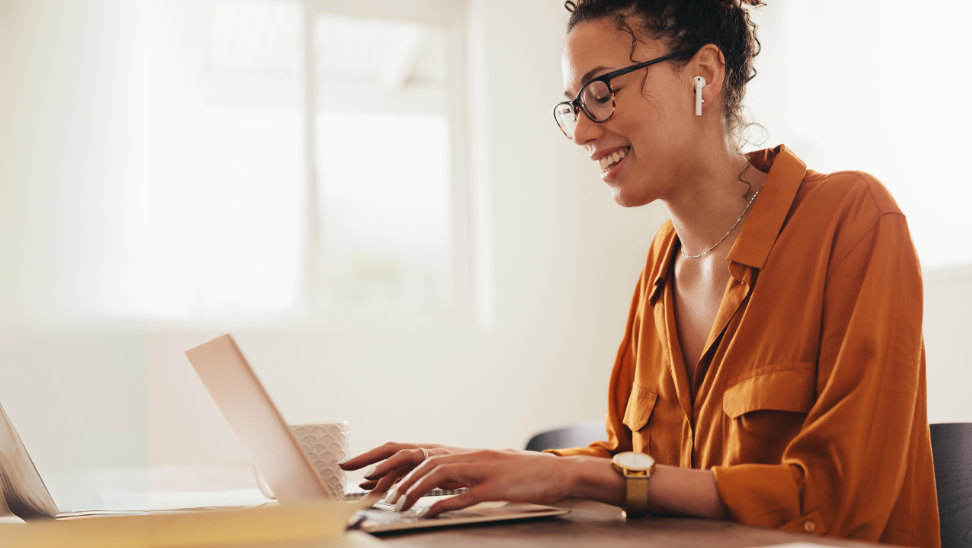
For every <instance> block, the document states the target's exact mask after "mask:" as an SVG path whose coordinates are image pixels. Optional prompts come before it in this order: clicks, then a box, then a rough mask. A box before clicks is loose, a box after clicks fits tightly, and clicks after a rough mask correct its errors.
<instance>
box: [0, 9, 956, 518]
mask: <svg viewBox="0 0 972 548" xmlns="http://www.w3.org/2000/svg"><path fill="white" fill-rule="evenodd" d="M817 4H819V3H812V2H810V1H809V0H806V1H799V2H787V3H782V2H776V3H773V4H771V5H770V6H768V7H766V8H763V9H762V10H761V11H759V12H758V13H757V14H756V15H755V17H756V19H757V21H758V22H760V23H761V24H762V25H763V26H762V28H761V34H760V36H761V38H762V41H763V45H764V53H763V54H762V55H761V56H760V57H759V60H758V62H757V68H758V69H759V71H760V74H759V76H758V77H757V78H756V80H754V81H753V82H752V83H751V84H750V89H749V94H748V98H747V106H748V107H749V108H750V110H751V113H752V115H753V117H754V119H755V120H756V121H758V122H760V123H762V124H763V125H764V126H765V127H766V128H767V130H768V131H767V133H766V134H765V135H762V136H761V137H760V138H761V139H762V142H763V143H765V144H764V145H760V147H761V146H775V145H776V144H777V143H780V142H782V143H786V144H787V145H789V146H791V147H792V148H793V149H794V150H795V151H796V153H797V154H798V155H800V156H801V157H802V158H803V159H804V160H805V161H806V162H807V163H808V165H809V166H810V167H811V168H814V169H817V170H819V171H834V170H838V169H864V170H868V171H870V172H872V173H874V174H875V175H877V176H878V177H879V178H881V179H882V181H884V182H885V184H887V185H888V186H889V188H890V189H891V190H892V192H893V193H894V194H895V196H896V197H897V199H898V201H899V203H900V205H901V207H902V208H903V209H904V211H905V213H906V214H907V215H908V217H909V223H910V225H911V228H912V232H913V235H914V237H915V241H916V245H917V247H918V250H919V255H920V257H921V260H922V263H923V266H924V269H925V281H926V291H925V303H926V310H925V313H926V317H925V325H924V330H925V335H926V340H927V351H928V364H929V366H928V382H929V413H930V418H931V420H932V422H954V421H972V406H969V405H968V404H967V403H965V401H964V400H963V398H964V395H963V393H962V387H963V386H968V384H969V382H970V381H972V373H970V370H972V368H970V367H969V365H970V363H969V358H968V356H967V353H965V352H964V351H963V349H962V348H961V346H960V343H961V341H962V334H963V333H966V332H967V331H968V330H969V329H970V328H972V325H970V324H969V320H968V315H967V314H964V313H962V311H963V310H964V309H965V308H966V307H967V306H968V305H969V304H970V303H972V246H969V245H968V242H967V238H968V237H969V236H970V235H972V226H970V225H969V224H968V222H967V221H965V220H963V219H964V217H965V216H963V212H962V210H961V208H962V207H963V206H964V204H965V203H967V202H968V198H969V192H970V191H969V188H970V186H969V184H968V183H969V181H968V175H967V174H966V172H965V171H964V170H963V169H962V168H963V165H962V161H961V158H962V152H963V150H964V149H965V148H967V145H968V144H969V143H968V138H967V137H966V136H964V135H962V134H961V133H960V132H959V131H958V129H956V128H963V127H966V126H967V125H968V122H969V119H968V118H969V116H970V115H969V114H968V113H967V112H966V111H961V110H960V109H957V107H956V105H955V104H954V103H953V102H952V96H951V95H950V94H949V92H948V90H949V89H950V88H949V86H951V85H954V82H955V79H956V78H958V79H960V80H961V79H962V78H966V79H967V77H966V76H965V75H962V74H958V75H955V74H954V71H953V70H951V67H952V66H953V64H954V61H953V57H952V54H951V52H952V51H953V49H950V47H954V48H957V47H958V43H957V42H956V43H955V44H952V46H949V45H948V40H951V39H953V38H952V37H958V36H961V35H962V33H961V32H958V30H957V29H952V28H951V27H952V26H954V25H956V24H958V23H957V22H958V21H961V20H964V19H966V17H963V15H965V16H967V15H969V14H968V11H969V9H970V8H968V7H966V6H965V4H962V3H959V2H957V1H956V2H951V3H945V4H942V5H939V6H937V7H936V8H935V10H934V14H933V13H931V12H927V13H924V15H923V16H922V17H928V18H934V19H933V20H929V21H925V22H924V23H923V24H922V25H921V28H920V29H916V28H914V27H915V25H914V23H913V21H911V20H910V17H911V16H910V15H909V14H910V13H911V12H910V11H909V10H907V9H906V6H907V5H906V4H905V3H903V2H891V3H889V2H877V1H876V0H875V1H864V0H861V1H857V2H848V3H845V4H846V5H845V4H842V6H841V7H840V8H837V9H835V8H828V9H821V8H820V7H819V6H818V5H817ZM566 18H567V13H566V11H564V10H563V8H562V5H561V3H560V2H555V1H549V2H548V1H539V0H537V1H531V2H522V1H521V2H513V1H507V0H490V1H486V0H469V1H468V2H450V1H445V0H442V1H436V0H421V1H419V0H416V1H415V2H382V1H379V0H370V1H367V2H364V1H362V2H358V3H354V4H348V3H342V2H329V1H325V0H315V1H313V2H309V3H307V4H305V3H303V2H297V1H294V2H289V1H287V0H278V1H277V0H218V1H217V0H198V1H188V0H165V1H162V0H159V1H149V0H138V1H133V0H86V1H84V2H79V1H77V0H31V1H26V0H0V81H2V82H3V85H0V196H2V198H0V254H2V255H0V256H2V257H3V262H2V264H3V267H2V268H0V326H2V334H0V402H2V404H3V405H4V408H5V410H6V411H7V413H8V414H9V415H10V416H11V418H12V419H13V420H14V422H15V424H16V425H17V427H18V429H19V430H20V433H21V435H22V436H23V437H24V440H25V443H27V444H28V447H29V448H30V450H31V453H32V456H34V458H35V460H36V461H37V465H38V468H39V469H40V471H41V473H42V474H43V475H44V477H45V478H49V480H48V483H49V484H51V489H52V491H53V492H54V494H55V497H56V498H57V499H58V501H59V503H60V502H62V501H67V503H66V505H67V506H72V505H73V506H77V507H79V508H80V507H84V506H85V505H90V504H94V503H93V502H92V500H93V499H91V498H90V497H88V496H87V495H85V494H84V493H91V492H93V493H96V494H97V496H98V497H100V499H101V500H102V501H103V502H105V503H106V504H110V505H113V506H126V505H128V506H137V505H138V499H137V497H135V496H134V495H133V493H134V494H137V493H138V492H141V491H142V490H144V488H145V485H146V482H147V479H146V475H145V473H144V470H147V469H148V467H149V466H153V467H156V468H159V467H163V468H164V467H171V466H182V465H187V464H188V465H207V466H212V465H226V464H245V463H246V457H245V454H244V453H243V451H242V448H241V447H240V446H239V444H238V443H237V442H236V440H235V438H234V436H233V434H232V432H231V431H230V429H229V427H228V426H227V425H226V424H225V422H224V421H223V419H222V417H221V415H220V414H219V411H218V410H217V409H216V407H215V406H214V405H213V404H212V403H211V401H210V400H209V397H208V395H207V394H206V392H205V390H204V388H203V387H202V385H201V384H200V383H199V382H198V379H197V378H196V377H195V374H194V373H193V371H192V369H191V367H190V366H189V364H188V362H187V361H186V360H185V357H184V354H183V351H184V350H185V349H187V348H189V347H191V346H194V345H196V344H200V343H202V342H204V341H206V340H208V339H209V338H211V337H213V336H216V335H219V334H222V333H224V332H228V331H229V332H232V333H233V334H234V336H235V337H236V338H237V341H238V342H239V343H240V346H241V347H242V349H243V351H244V352H245V353H246V355H247V357H248V358H249V359H250V361H251V363H252V365H253V366H254V368H255V369H256V371H257V373H258V375H259V376H260V378H261V379H262V380H263V382H264V384H265V385H266V386H267V388H268V390H269V392H270V394H271V395H272V396H273V398H274V400H275V401H276V403H277V405H278V406H279V407H280V409H281V411H282V412H283V414H284V416H285V417H286V418H287V419H288V421H290V422H292V423H304V422H317V421H329V420H348V421H350V423H351V429H352V450H353V451H356V452H359V451H363V450H366V449H368V448H370V447H372V446H374V445H377V444H379V443H382V442H384V441H388V440H401V441H406V440H407V441H430V442H440V443H448V444H457V445H472V446H485V447H497V448H499V447H521V446H523V445H524V444H525V442H526V440H527V439H528V438H529V436H530V435H531V434H533V433H535V432H537V431H540V430H544V429H548V428H553V427H557V426H562V425H566V424H570V423H572V422H575V421H580V420H587V419H599V418H601V417H602V416H603V414H604V408H605V394H606V388H607V381H608V375H609V373H610V369H611V365H612V363H613V359H614V354H615V352H616V348H617V344H618V343H619V341H620V339H621V336H622V334H623V328H624V322H625V319H626V314H627V310H628V305H629V302H630V298H631V293H632V290H633V288H634V284H635V282H636V279H637V276H638V274H639V271H640V268H641V266H642V265H643V262H644V257H645V253H646V250H647V246H648V245H649V243H650V241H651V238H652V237H653V235H654V232H655V230H656V229H657V227H658V226H659V225H660V224H661V223H662V222H663V220H664V218H665V213H664V210H663V209H662V208H661V207H659V206H657V205H650V206H647V207H644V208H639V209H635V210H625V209H622V208H620V207H618V206H616V205H615V204H613V202H612V201H611V199H610V196H609V193H608V192H607V190H606V189H605V188H604V186H603V184H602V183H601V182H600V181H599V179H598V172H597V169H596V168H595V167H594V166H593V165H592V164H591V162H589V161H588V160H587V159H586V158H585V156H584V154H583V152H582V151H581V150H580V149H579V148H577V147H575V146H573V145H572V144H571V143H570V142H568V141H567V140H566V139H564V138H563V136H562V135H561V134H560V133H559V131H558V130H557V128H556V127H555V124H554V122H553V120H552V117H551V115H550V108H551V107H552V105H553V103H555V102H557V101H558V100H559V97H561V96H562V93H563V86H562V82H561V71H560V54H561V48H562V45H563V41H564V24H565V22H566ZM921 32H923V33H925V34H923V35H921V36H926V35H927V36H926V39H925V40H924V41H922V40H919V39H917V38H916V39H912V40H902V39H901V37H902V36H912V37H914V36H917V35H916V34H915V33H921ZM308 37H310V38H308ZM954 40H956V41H957V40H958V38H954ZM916 43H935V44H937V45H936V53H935V54H930V53H928V52H927V51H922V50H920V49H919V48H918V47H917V46H915V44H916ZM308 75H310V76H308ZM945 75H950V76H949V77H948V78H945ZM308 112H310V113H312V114H310V115H308V114H307V113H308ZM754 139H756V136H754ZM750 148H753V147H750ZM79 478H80V479H79ZM133 497H134V498H133Z"/></svg>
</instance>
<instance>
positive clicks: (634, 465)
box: [611, 451, 655, 518]
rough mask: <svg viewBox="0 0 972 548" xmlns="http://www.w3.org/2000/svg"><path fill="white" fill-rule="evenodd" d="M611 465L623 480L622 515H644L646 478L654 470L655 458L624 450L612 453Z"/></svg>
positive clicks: (636, 516) (646, 499) (646, 491)
mask: <svg viewBox="0 0 972 548" xmlns="http://www.w3.org/2000/svg"><path fill="white" fill-rule="evenodd" d="M611 465H612V466H613V467H614V469H615V470H616V471H617V472H618V473H619V474H621V476H623V477H624V480H625V503H624V512H623V514H624V517H626V518H641V517H644V516H645V514H646V513H648V478H650V477H651V473H652V472H654V471H655V459H653V458H651V456H650V455H646V454H644V453H635V452H633V451H626V452H624V453H618V454H617V455H614V458H613V459H611Z"/></svg>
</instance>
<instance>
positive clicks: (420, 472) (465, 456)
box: [399, 450, 484, 492]
mask: <svg viewBox="0 0 972 548" xmlns="http://www.w3.org/2000/svg"><path fill="white" fill-rule="evenodd" d="M420 451H421V450H420ZM423 457H424V455H423ZM483 458H484V457H483V455H482V454H481V452H478V451H477V452H473V451H470V452H464V453H453V454H451V455H440V456H436V457H429V458H427V459H425V460H423V461H422V462H420V463H419V465H418V466H416V467H415V470H413V471H412V472H411V473H410V474H409V475H408V476H406V477H405V479H403V480H402V482H401V483H400V484H399V492H404V489H410V488H411V486H412V484H413V483H415V482H416V481H418V479H419V478H421V477H422V476H424V475H425V474H428V473H429V471H431V470H432V469H433V468H435V467H436V466H441V465H444V464H459V463H475V462H477V461H481V460H482V459H483ZM440 485H441V486H449V487H448V488H449V489H452V488H454V487H453V486H456V485H459V486H461V487H465V486H466V485H465V484H463V483H462V482H459V481H450V480H447V481H444V482H443V483H440V484H438V485H433V486H432V489H434V488H436V487H438V486H440ZM444 488H445V487H444Z"/></svg>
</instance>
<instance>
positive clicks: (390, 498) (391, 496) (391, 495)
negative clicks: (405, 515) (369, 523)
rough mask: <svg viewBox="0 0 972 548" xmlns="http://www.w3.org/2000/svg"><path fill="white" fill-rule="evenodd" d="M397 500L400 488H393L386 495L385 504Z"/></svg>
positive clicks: (393, 502)
mask: <svg viewBox="0 0 972 548" xmlns="http://www.w3.org/2000/svg"><path fill="white" fill-rule="evenodd" d="M396 500H398V489H392V490H391V491H389V492H388V494H387V495H385V504H395V501H396Z"/></svg>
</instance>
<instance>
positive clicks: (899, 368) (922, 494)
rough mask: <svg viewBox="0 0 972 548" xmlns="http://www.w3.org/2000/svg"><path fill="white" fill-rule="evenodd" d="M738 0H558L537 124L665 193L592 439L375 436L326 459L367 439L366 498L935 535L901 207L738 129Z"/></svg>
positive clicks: (920, 542) (751, 40)
mask: <svg viewBox="0 0 972 548" xmlns="http://www.w3.org/2000/svg"><path fill="white" fill-rule="evenodd" d="M739 1H740V0H642V1H632V0H617V1H609V0H581V1H578V2H576V3H574V2H567V8H568V9H569V10H570V11H572V14H571V17H570V22H569V24H568V37H567V43H566V49H565V52H564V57H563V70H564V83H565V88H566V94H565V95H566V96H567V99H568V101H567V102H565V103H561V104H559V105H557V107H556V109H555V117H556V118H557V121H558V124H559V125H560V126H561V129H562V130H563V131H564V133H565V134H566V135H567V136H568V137H569V138H571V139H572V140H573V141H574V142H575V143H576V144H578V145H580V146H582V147H583V148H584V150H585V151H586V152H587V153H589V154H590V157H591V159H592V160H594V161H596V162H598V163H599V165H600V167H601V169H602V173H601V178H602V180H604V182H606V183H607V184H608V186H609V187H610V189H611V191H612V193H613V196H614V199H615V201H616V202H617V203H618V204H620V205H622V206H625V207H636V206H641V205H644V204H647V203H650V202H653V201H655V200H660V201H661V202H662V203H664V205H665V206H666V207H667V209H668V212H669V214H670V216H671V221H670V222H668V223H666V224H665V225H664V226H662V228H661V229H660V230H659V232H658V234H657V235H656V237H655V240H654V242H653V244H652V246H651V249H650V251H649V253H648V260H647V264H646V265H645V268H644V271H643V273H642V276H641V279H640V280H639V283H638V286H637V288H636V290H635V294H634V299H633V301H632V304H631V312H630V316H629V320H628V325H627V328H626V332H625V336H624V339H623V342H622V344H621V348H620V350H619V352H618V355H617V360H616V362H615V366H614V370H613V373H612V376H611V383H610V391H609V395H608V415H607V428H608V435H609V439H608V440H607V441H603V442H597V443H594V444H592V445H591V446H590V447H587V448H577V449H564V450H558V451H553V452H552V453H546V454H537V453H527V452H523V451H487V450H466V449H457V448H451V447H443V446H438V445H415V444H386V445H384V446H382V447H379V448H377V449H374V450H372V451H369V452H367V453H364V454H363V455H360V456H358V457H355V458H353V459H350V460H348V461H346V462H345V463H343V466H344V468H345V469H348V470H355V469H359V468H362V467H364V466H367V465H372V464H375V463H379V461H383V462H380V464H377V466H375V468H374V469H373V470H369V471H368V473H367V474H366V479H367V480H368V481H366V482H365V483H364V484H362V486H363V487H364V488H373V489H376V490H377V491H378V492H384V491H385V490H388V489H390V488H391V487H392V486H393V484H394V482H395V481H397V480H399V478H402V476H404V478H403V479H401V481H400V483H398V485H397V486H396V487H395V489H392V490H391V491H390V492H389V496H388V499H387V500H390V501H392V502H396V503H397V507H398V508H399V509H402V510H404V509H407V508H409V507H411V506H412V505H413V504H414V502H415V501H416V500H417V499H418V498H419V497H420V496H421V495H422V494H423V493H425V492H427V491H429V490H430V489H431V488H433V487H436V486H443V487H455V486H459V485H462V486H467V487H469V490H468V491H467V492H466V493H464V494H462V495H459V496H456V497H454V498H449V499H446V500H443V501H440V502H438V503H436V504H435V505H434V506H432V507H431V509H430V510H429V511H427V515H435V514H437V513H440V512H442V511H446V510H454V509H458V508H461V507H465V506H468V505H471V504H474V503H477V502H480V501H484V500H507V501H522V502H535V503H553V502H557V501H559V500H562V499H564V498H567V497H584V498H588V499H594V500H598V501H602V502H605V503H609V504H613V505H617V506H620V507H623V508H626V509H627V510H628V511H629V512H631V513H640V512H645V511H646V512H648V513H652V514H675V515H686V516H699V517H704V518H712V519H732V520H736V521H739V522H742V523H747V524H752V525H759V526H763V527H772V528H779V529H782V530H788V531H799V532H805V533H810V534H814V535H829V536H836V537H847V538H855V539H862V540H869V541H879V542H887V543H894V544H900V545H914V546H937V545H938V544H939V533H938V510H937V503H936V495H935V479H934V474H933V469H932V456H931V445H930V440H929V428H928V421H927V417H926V402H925V397H926V396H925V392H926V391H925V357H924V350H923V346H922V335H921V313H922V297H921V295H922V283H921V274H920V271H919V265H918V260H917V257H916V255H915V251H914V247H913V245H912V243H911V238H910V235H909V233H908V227H907V224H906V222H905V218H904V216H903V215H902V214H901V211H900V210H899V209H898V206H897V205H896V204H895V202H894V200H893V199H892V197H891V195H890V194H889V193H888V191H887V190H886V189H885V188H884V187H883V186H882V185H881V184H880V183H879V182H878V181H877V180H875V179H874V178H873V177H871V176H869V175H867V174H864V173H859V172H840V173H833V174H829V175H827V174H822V173H817V172H814V171H812V170H808V169H806V166H805V165H804V164H803V162H801V161H800V159H799V158H797V157H796V156H795V155H794V153H793V152H791V151H790V150H788V149H787V148H785V147H783V146H780V147H778V148H776V149H773V150H763V151H759V152H755V153H750V154H747V155H744V154H742V153H741V152H740V143H741V140H742V139H741V137H740V135H739V133H740V131H741V130H742V129H743V128H744V127H745V123H744V121H743V116H742V113H741V101H742V98H743V95H744V93H745V86H746V83H747V82H748V81H749V80H750V79H751V78H752V77H753V76H754V74H755V73H754V71H753V66H752V61H753V58H754V57H755V55H756V54H757V53H758V47H759V43H758V41H757V40H756V35H755V30H756V27H755V25H754V24H752V22H751V21H750V19H749V16H748V14H747V12H746V8H744V7H743V6H741V5H740V4H739ZM745 3H746V4H750V5H753V6H756V5H760V4H762V2H760V1H759V0H745ZM628 452H633V453H634V455H633V456H632V455H631V454H630V453H628ZM643 454H647V455H650V456H651V457H653V458H654V460H655V461H656V462H657V466H655V467H654V468H653V469H652V468H651V466H650V462H649V460H648V459H647V458H646V457H644V456H642V455H643ZM619 455H622V456H623V455H627V456H623V457H620V461H619V457H618V456H619ZM612 457H613V460H612ZM625 459H628V460H625ZM639 459H640V460H639ZM626 462H627V463H628V464H625V463H626ZM639 462H640V463H641V464H639ZM632 463H633V464H632ZM413 468H414V469H413ZM649 472H650V476H648V475H647V474H648V473H649ZM406 474H407V475H406Z"/></svg>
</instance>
